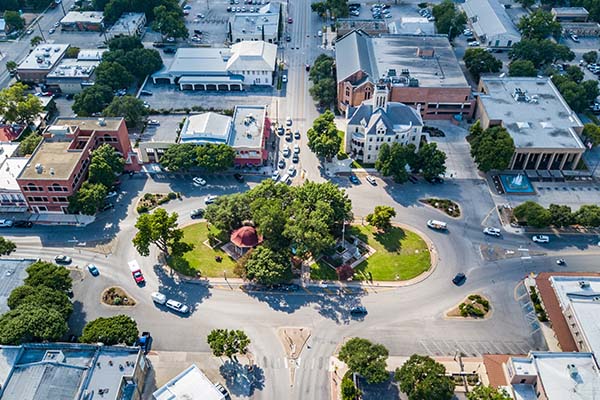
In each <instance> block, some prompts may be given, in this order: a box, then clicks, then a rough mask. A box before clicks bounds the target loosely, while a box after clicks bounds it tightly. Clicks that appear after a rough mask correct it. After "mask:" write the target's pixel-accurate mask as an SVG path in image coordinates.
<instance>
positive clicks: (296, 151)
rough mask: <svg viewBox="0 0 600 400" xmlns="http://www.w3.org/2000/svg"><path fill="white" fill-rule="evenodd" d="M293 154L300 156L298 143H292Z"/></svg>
mask: <svg viewBox="0 0 600 400" xmlns="http://www.w3.org/2000/svg"><path fill="white" fill-rule="evenodd" d="M294 154H300V146H298V143H294Z"/></svg>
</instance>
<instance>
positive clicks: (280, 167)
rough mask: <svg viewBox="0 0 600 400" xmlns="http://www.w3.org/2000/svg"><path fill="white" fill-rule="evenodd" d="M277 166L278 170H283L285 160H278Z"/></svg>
mask: <svg viewBox="0 0 600 400" xmlns="http://www.w3.org/2000/svg"><path fill="white" fill-rule="evenodd" d="M278 166H279V169H284V168H285V160H284V159H281V160H279V164H278Z"/></svg>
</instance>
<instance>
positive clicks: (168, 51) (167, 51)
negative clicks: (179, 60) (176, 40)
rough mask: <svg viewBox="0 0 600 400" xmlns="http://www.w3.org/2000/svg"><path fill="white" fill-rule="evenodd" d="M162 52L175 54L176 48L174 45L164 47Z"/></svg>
mask: <svg viewBox="0 0 600 400" xmlns="http://www.w3.org/2000/svg"><path fill="white" fill-rule="evenodd" d="M163 52H164V53H166V54H175V53H177V49H176V48H175V47H165V48H164V49H163Z"/></svg>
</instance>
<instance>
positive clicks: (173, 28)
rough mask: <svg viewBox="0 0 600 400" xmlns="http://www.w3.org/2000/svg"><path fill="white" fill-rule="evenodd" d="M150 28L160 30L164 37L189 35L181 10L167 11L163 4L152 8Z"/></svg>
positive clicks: (183, 37)
mask: <svg viewBox="0 0 600 400" xmlns="http://www.w3.org/2000/svg"><path fill="white" fill-rule="evenodd" d="M152 29H154V30H155V31H157V32H160V33H161V34H162V35H163V36H164V37H172V38H182V39H185V38H187V37H188V36H189V32H188V29H187V27H186V26H185V21H184V20H183V15H182V14H181V11H179V12H172V11H168V10H167V8H166V7H165V6H164V5H160V6H158V7H156V8H155V9H154V22H152Z"/></svg>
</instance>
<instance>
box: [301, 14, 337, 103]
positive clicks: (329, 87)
mask: <svg viewBox="0 0 600 400" xmlns="http://www.w3.org/2000/svg"><path fill="white" fill-rule="evenodd" d="M313 4H318V3H313ZM308 79H310V81H312V83H313V85H312V86H311V87H310V89H309V93H310V95H311V96H312V98H313V100H315V101H316V102H318V103H319V104H320V105H321V106H327V107H328V106H331V105H332V104H333V103H334V102H335V99H336V97H337V83H336V79H335V60H334V58H333V57H330V56H328V55H326V54H320V55H319V56H318V57H317V58H316V59H315V61H314V63H313V65H312V67H311V68H310V72H309V75H308Z"/></svg>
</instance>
